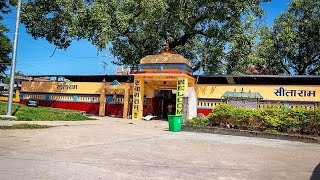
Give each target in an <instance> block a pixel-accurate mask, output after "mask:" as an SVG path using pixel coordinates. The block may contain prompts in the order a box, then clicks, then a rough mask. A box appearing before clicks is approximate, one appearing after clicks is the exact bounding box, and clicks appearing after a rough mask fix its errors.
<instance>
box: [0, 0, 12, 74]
mask: <svg viewBox="0 0 320 180" xmlns="http://www.w3.org/2000/svg"><path fill="white" fill-rule="evenodd" d="M14 4H15V1H14V0H10V1H9V0H5V1H0V74H2V73H4V71H5V70H7V67H8V65H9V64H8V63H10V61H11V52H12V45H11V42H10V39H9V38H8V37H7V35H6V34H5V33H7V32H8V31H9V29H8V28H7V27H6V25H5V24H4V23H3V18H4V17H3V15H5V14H8V13H10V12H11V9H10V7H11V5H14Z"/></svg>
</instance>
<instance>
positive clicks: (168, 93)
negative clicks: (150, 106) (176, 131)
mask: <svg viewBox="0 0 320 180" xmlns="http://www.w3.org/2000/svg"><path fill="white" fill-rule="evenodd" d="M160 94H161V96H162V97H163V98H162V107H161V109H162V118H163V119H168V108H167V107H168V104H169V103H171V104H172V105H173V110H172V112H173V114H175V112H176V108H175V106H176V94H174V93H173V92H172V90H161V91H160Z"/></svg>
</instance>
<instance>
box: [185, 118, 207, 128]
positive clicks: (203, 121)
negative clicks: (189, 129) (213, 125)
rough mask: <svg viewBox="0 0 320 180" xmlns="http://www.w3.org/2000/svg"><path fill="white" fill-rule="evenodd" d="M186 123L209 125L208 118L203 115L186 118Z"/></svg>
mask: <svg viewBox="0 0 320 180" xmlns="http://www.w3.org/2000/svg"><path fill="white" fill-rule="evenodd" d="M187 125H191V126H208V125H209V121H208V118H206V117H204V118H200V117H194V118H191V119H188V120H187Z"/></svg>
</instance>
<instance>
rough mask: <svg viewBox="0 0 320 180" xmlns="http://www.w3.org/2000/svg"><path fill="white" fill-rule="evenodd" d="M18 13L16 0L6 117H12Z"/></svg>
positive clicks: (19, 4) (19, 2) (18, 5)
mask: <svg viewBox="0 0 320 180" xmlns="http://www.w3.org/2000/svg"><path fill="white" fill-rule="evenodd" d="M20 11H21V0H18V4H17V17H16V28H15V33H14V42H13V53H12V62H11V76H10V87H9V99H8V106H7V116H8V117H12V111H11V110H12V99H13V89H14V74H15V71H16V59H17V46H18V33H19V23H20Z"/></svg>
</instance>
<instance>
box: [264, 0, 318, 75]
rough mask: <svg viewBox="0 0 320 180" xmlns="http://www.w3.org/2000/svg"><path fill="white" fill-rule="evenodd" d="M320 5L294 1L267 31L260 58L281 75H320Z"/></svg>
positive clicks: (309, 1)
mask: <svg viewBox="0 0 320 180" xmlns="http://www.w3.org/2000/svg"><path fill="white" fill-rule="evenodd" d="M319 7H320V1H319V0H293V1H292V2H291V3H290V4H289V10H288V12H286V13H282V14H281V15H280V17H279V18H277V19H276V20H275V21H274V27H273V29H265V33H264V36H263V38H262V39H263V40H262V44H261V46H260V47H261V50H260V55H261V57H263V58H265V59H266V60H267V61H268V63H269V64H270V66H272V67H276V68H277V69H278V71H280V72H281V71H282V72H284V73H286V74H292V75H295V74H297V75H320V60H319V50H320V9H319Z"/></svg>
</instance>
